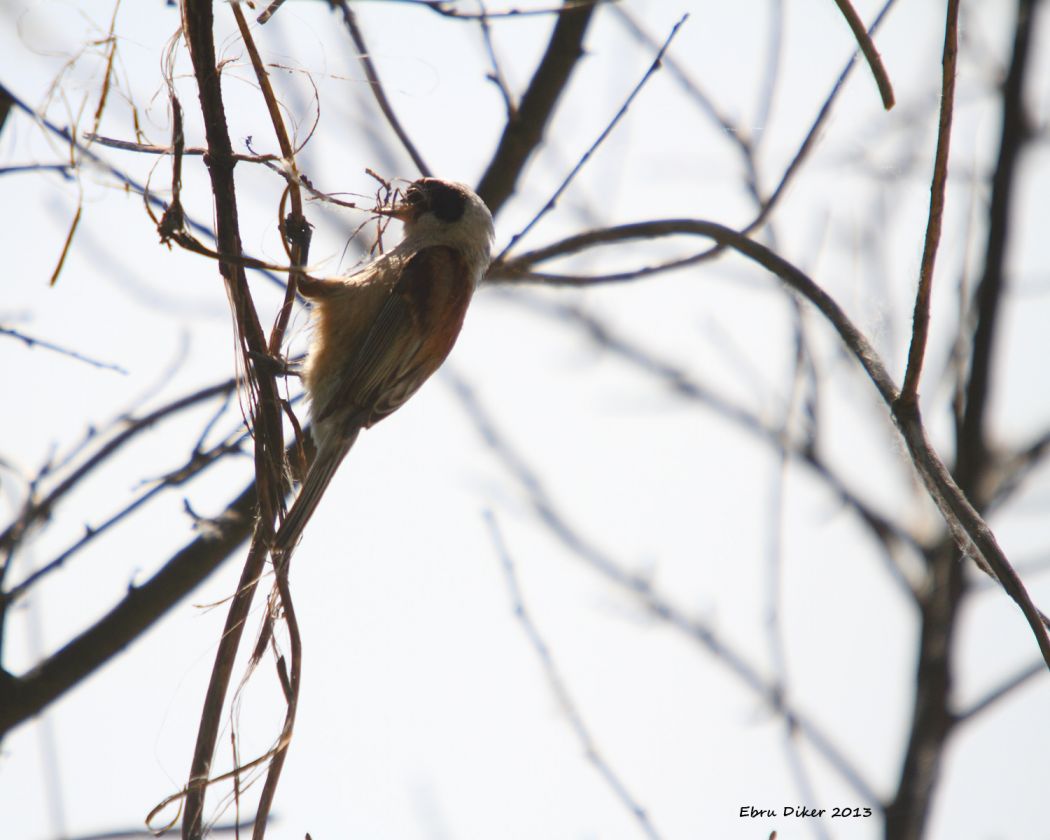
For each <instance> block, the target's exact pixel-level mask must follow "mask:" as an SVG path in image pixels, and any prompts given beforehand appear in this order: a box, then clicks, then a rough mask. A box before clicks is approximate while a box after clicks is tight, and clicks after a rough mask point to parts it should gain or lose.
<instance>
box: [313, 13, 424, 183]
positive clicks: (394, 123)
mask: <svg viewBox="0 0 1050 840" xmlns="http://www.w3.org/2000/svg"><path fill="white" fill-rule="evenodd" d="M330 2H331V3H333V5H335V6H338V7H339V10H340V11H341V12H342V13H343V23H345V24H346V28H347V29H348V30H349V32H350V38H351V39H352V40H353V42H354V46H355V47H356V48H357V58H358V60H359V61H360V62H361V67H362V68H363V69H364V71H365V78H367V79H368V84H369V86H370V87H371V88H372V95H373V96H374V97H375V98H376V104H377V105H379V110H380V111H382V112H383V116H384V117H386V121H387V123H389V125H390V128H391V129H393V131H394V134H396V135H397V139H398V140H400V141H401V145H402V146H404V147H405V151H406V152H408V156H409V157H410V158H412V162H413V163H414V164H415V165H416V169H418V170H419V174H420V175H424V176H429V175H431V174H433V173H431V171H430V167H429V166H427V164H426V161H425V160H423V156H422V155H421V154H420V153H419V150H418V149H417V148H416V145H415V143H413V142H412V140H411V138H410V137H409V136H408V132H407V131H405V129H404V127H403V126H402V125H401V121H400V120H399V119H398V118H397V114H395V113H394V107H393V106H392V105H391V104H390V100H389V99H387V97H386V91H385V90H383V83H382V82H381V81H380V80H379V72H378V71H377V70H376V67H375V64H373V63H372V56H371V55H370V54H369V52H368V45H367V44H365V36H364V33H363V32H362V31H361V27H360V26H358V24H357V15H355V14H354V12H353V10H352V9H351V8H350V4H349V3H348V2H347V0H330Z"/></svg>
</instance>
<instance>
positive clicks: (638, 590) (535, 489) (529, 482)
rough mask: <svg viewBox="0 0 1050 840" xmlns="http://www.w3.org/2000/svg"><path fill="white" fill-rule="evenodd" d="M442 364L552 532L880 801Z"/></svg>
mask: <svg viewBox="0 0 1050 840" xmlns="http://www.w3.org/2000/svg"><path fill="white" fill-rule="evenodd" d="M444 370H445V371H446V372H447V375H446V377H445V378H446V380H450V381H451V383H452V386H453V388H454V390H455V393H456V396H457V397H458V398H459V400H460V402H461V404H462V405H463V407H464V410H465V411H466V412H467V414H468V416H469V417H470V418H471V420H472V422H473V423H474V426H475V428H476V429H477V431H478V434H479V435H481V437H482V439H483V440H484V441H485V443H486V444H487V445H488V446H489V447H490V448H491V449H492V451H493V452H494V453H495V454H496V456H497V457H498V458H499V459H500V461H501V462H502V463H503V465H504V466H505V468H506V469H507V470H508V471H509V472H510V473H511V474H512V475H513V477H514V478H515V480H516V481H517V482H518V483H519V484H520V485H521V486H522V488H523V489H524V490H525V492H526V493H527V494H528V498H529V502H530V503H531V505H532V507H533V510H534V511H535V514H536V516H537V517H538V518H539V520H540V521H541V522H542V523H543V524H544V526H545V527H546V528H547V529H548V530H549V531H550V532H551V534H552V535H554V536H555V537H556V538H557V539H558V541H559V542H561V543H562V545H564V546H565V547H566V548H567V549H568V550H569V551H570V552H572V554H574V555H575V556H576V557H578V558H580V559H581V560H582V561H584V562H585V563H586V564H587V565H588V566H590V567H591V568H593V569H595V570H597V571H598V572H599V573H600V574H601V575H602V576H603V577H605V578H606V579H608V580H610V581H612V582H613V583H615V584H617V585H618V586H620V587H622V588H624V589H625V590H626V591H628V592H630V593H631V594H632V595H633V596H634V597H636V598H638V599H639V601H640V602H641V603H642V604H643V605H644V606H645V607H646V609H647V610H648V611H649V612H651V613H652V614H653V615H654V616H656V617H657V618H659V619H660V620H661V621H664V622H667V624H668V625H669V626H671V627H674V628H675V629H676V630H678V631H680V632H682V633H683V634H685V636H687V637H688V638H689V639H691V640H692V641H693V642H696V643H697V644H699V645H700V646H701V647H703V648H704V649H705V650H706V651H708V653H710V654H711V656H713V657H714V658H715V660H716V661H718V662H719V663H721V664H722V665H723V666H724V667H726V668H727V669H728V670H729V672H730V673H731V674H733V676H734V677H736V678H737V679H738V680H740V681H741V682H742V683H743V684H744V685H745V686H747V687H748V688H749V689H750V690H751V691H752V692H753V693H754V694H755V696H756V697H758V698H760V699H761V700H762V701H763V702H765V703H767V704H768V705H769V706H770V708H771V709H773V711H774V712H776V713H777V714H779V715H782V716H783V717H784V719H785V720H786V721H787V722H788V723H789V724H790V725H791V726H793V727H797V728H798V729H799V731H801V732H802V734H803V735H804V736H805V738H806V740H807V741H808V742H809V744H810V745H811V746H812V747H813V748H814V750H815V751H816V752H817V753H819V754H820V755H821V757H822V758H823V759H824V760H825V761H826V762H827V763H828V764H829V765H830V766H831V767H833V768H834V769H835V771H836V772H837V773H838V774H839V775H840V776H841V777H842V779H843V781H845V783H846V784H847V785H849V786H850V787H851V788H852V789H853V791H854V793H855V794H856V795H857V796H859V797H861V798H862V799H863V800H864V801H865V802H869V803H871V804H872V805H876V806H877V805H878V804H879V801H880V798H879V796H878V794H876V793H875V790H874V788H873V786H872V785H871V784H869V783H868V782H867V781H866V780H865V779H864V777H863V775H862V774H861V773H860V771H859V769H857V768H856V767H855V766H854V765H853V764H852V763H851V762H850V760H849V759H848V758H846V756H845V755H844V754H843V753H842V751H841V750H839V749H838V747H836V746H835V744H834V742H833V741H832V740H831V738H830V737H829V736H828V735H827V734H826V733H824V732H823V731H821V729H820V728H819V726H818V725H817V724H816V723H815V722H814V721H812V720H810V719H809V718H807V717H806V716H805V715H804V714H803V713H802V712H800V711H798V710H797V709H794V708H792V707H791V706H789V705H788V704H787V703H786V701H785V699H784V698H783V697H782V696H781V695H780V694H779V693H778V692H777V690H776V686H774V685H772V684H770V683H769V681H768V680H766V679H765V678H764V677H763V676H762V675H761V674H760V672H759V670H758V668H757V667H756V666H755V665H753V664H752V663H751V662H749V661H748V659H747V658H746V657H745V655H744V654H742V653H741V652H740V651H738V650H736V649H735V648H733V646H732V645H731V644H730V643H728V642H726V641H725V640H724V639H722V638H721V637H720V636H719V635H718V633H717V632H716V630H715V629H714V628H713V627H711V626H710V625H709V624H707V623H705V622H703V621H701V620H699V619H696V618H693V617H691V616H687V615H686V614H685V613H683V612H682V611H681V610H679V609H678V608H677V607H675V606H674V605H673V604H671V603H670V602H669V601H667V600H666V599H664V598H662V597H660V595H658V594H657V593H656V592H655V591H654V590H653V587H652V584H651V582H650V581H649V580H648V578H646V577H643V576H641V575H637V574H632V573H631V572H628V571H626V570H625V569H624V568H623V567H622V566H621V565H620V564H618V563H617V562H616V561H615V560H614V559H613V558H612V557H610V556H609V555H607V554H606V553H604V552H602V551H601V549H599V548H597V547H596V546H594V545H593V544H592V543H590V542H589V541H588V540H587V539H586V538H585V537H584V536H583V535H581V534H580V533H579V532H578V531H577V530H576V529H575V528H573V526H572V524H571V523H570V522H568V521H567V520H566V519H565V517H564V516H562V514H561V513H560V512H559V511H558V510H557V508H556V506H555V505H554V503H553V501H552V500H551V498H550V496H549V495H548V494H547V491H546V489H545V488H544V487H543V485H542V483H541V482H540V480H539V477H538V476H537V475H536V474H535V473H534V472H533V471H532V469H531V468H530V467H529V465H528V462H527V461H526V460H525V459H524V458H523V457H522V456H521V455H520V454H519V453H518V452H516V451H515V450H514V449H512V448H511V446H510V444H509V443H508V442H507V441H506V440H505V439H504V437H503V435H502V433H501V432H500V430H499V428H498V427H497V426H496V425H495V423H494V421H493V420H492V417H491V416H490V415H489V413H488V412H487V411H486V410H485V408H484V406H483V405H482V403H481V401H480V400H479V399H478V396H477V394H476V393H475V392H474V390H473V389H472V388H471V387H470V386H469V385H468V384H467V383H466V381H465V380H463V379H462V378H460V377H459V376H458V375H456V374H455V373H454V372H453V371H451V370H450V369H449V366H448V365H447V364H446V365H445V367H444Z"/></svg>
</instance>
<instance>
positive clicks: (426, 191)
mask: <svg viewBox="0 0 1050 840" xmlns="http://www.w3.org/2000/svg"><path fill="white" fill-rule="evenodd" d="M379 212H380V213H381V215H387V216H392V217H393V218H396V219H398V220H400V221H401V222H402V224H403V226H404V235H403V238H402V240H401V242H400V243H399V244H398V245H397V247H395V248H393V249H392V250H390V251H388V252H387V253H386V254H383V255H382V256H380V257H378V258H377V259H375V260H374V261H372V262H371V263H369V264H368V265H366V266H365V267H364V268H362V269H361V270H359V271H357V272H355V273H353V274H351V275H349V276H347V277H339V278H311V277H307V278H302V279H301V280H300V283H299V291H300V292H301V293H302V295H303V296H304V297H306V298H308V299H310V300H311V301H312V302H313V337H312V342H311V344H310V347H309V350H308V351H307V356H306V361H305V363H304V365H303V371H302V378H303V384H304V387H305V390H306V394H307V397H308V398H309V403H310V419H311V424H312V432H311V433H312V435H313V439H314V442H315V444H316V447H317V452H316V455H315V456H314V460H313V463H312V464H311V465H310V469H309V470H308V471H307V474H306V478H305V479H304V480H303V483H302V487H301V488H300V491H299V494H298V496H297V497H296V499H295V502H294V503H293V504H292V507H291V510H289V511H288V515H287V516H286V517H285V518H284V521H283V522H282V523H281V525H280V527H279V528H278V530H277V533H276V534H275V535H274V539H273V543H272V547H271V553H272V556H273V557H274V559H275V561H277V560H280V559H283V558H287V556H288V555H289V554H290V552H291V551H292V550H293V549H294V548H295V545H296V544H297V543H298V541H299V538H300V536H301V535H302V532H303V529H304V528H305V527H306V524H307V522H308V521H309V519H310V517H311V516H312V515H313V512H314V510H315V509H316V508H317V505H318V503H319V502H320V500H321V497H322V495H323V494H324V491H325V489H326V488H327V487H328V484H329V482H330V481H331V480H332V477H333V476H334V475H335V472H336V470H337V469H338V468H339V465H340V464H341V463H342V462H343V459H344V458H345V457H346V455H347V453H348V452H349V451H350V448H351V447H352V446H353V445H354V442H355V441H356V440H357V437H358V434H359V433H360V432H361V430H362V429H367V428H369V427H370V426H373V425H375V424H376V423H378V422H379V421H380V420H382V419H383V418H384V417H387V416H388V415H390V414H392V413H393V412H394V411H396V410H397V409H398V408H400V407H401V406H402V405H404V403H405V401H406V400H408V398H409V397H411V396H412V395H413V394H415V392H416V391H418V390H419V388H420V386H421V385H422V384H423V383H424V382H425V381H426V380H427V379H428V378H429V377H430V376H431V375H432V374H433V373H434V372H435V371H436V370H437V369H438V368H439V367H440V366H441V364H442V363H443V362H444V361H445V359H446V358H447V357H448V354H449V353H450V352H451V350H452V347H453V345H454V344H455V343H456V339H457V338H458V336H459V333H460V329H461V328H462V326H463V320H464V317H465V316H466V312H467V307H468V306H469V304H470V301H471V298H472V297H473V294H474V291H475V289H477V287H478V284H479V283H480V282H481V279H482V277H484V275H485V271H486V269H487V268H488V265H489V261H490V259H491V249H492V242H493V239H494V235H495V234H494V230H493V224H492V214H491V213H490V212H489V209H488V207H487V206H486V205H485V202H484V201H483V200H482V199H481V198H480V197H479V196H478V195H477V194H476V193H475V192H474V191H473V190H472V189H471V188H470V187H468V186H467V185H465V184H461V183H458V182H456V181H446V180H443V179H440V178H429V177H428V178H420V179H418V180H416V181H413V182H412V183H411V184H410V185H409V186H408V188H407V189H406V190H405V191H404V195H403V198H402V200H401V201H399V202H396V203H395V204H394V206H393V208H392V209H389V210H382V211H379Z"/></svg>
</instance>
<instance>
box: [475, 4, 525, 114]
mask: <svg viewBox="0 0 1050 840" xmlns="http://www.w3.org/2000/svg"><path fill="white" fill-rule="evenodd" d="M477 4H478V8H479V9H480V14H479V17H478V25H479V26H480V27H481V39H482V40H483V41H484V42H485V51H486V52H487V53H488V56H489V62H491V64H492V72H491V73H489V76H488V78H489V80H490V81H491V82H492V83H493V84H494V85H495V86H496V88H497V89H498V90H499V93H500V96H502V97H503V106H504V108H506V111H507V122H508V123H510V122H511V121H512V120H514V119H516V118H517V115H518V106H517V105H515V104H514V94H512V93H511V92H510V85H508V84H507V79H506V77H505V76H504V75H503V68H502V67H500V63H499V58H497V56H496V47H495V45H494V44H493V42H492V27H491V26H490V25H489V17H488V11H487V9H486V7H485V0H477Z"/></svg>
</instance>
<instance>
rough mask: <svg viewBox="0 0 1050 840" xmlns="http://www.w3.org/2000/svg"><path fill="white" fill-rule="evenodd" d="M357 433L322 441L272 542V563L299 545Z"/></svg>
mask: <svg viewBox="0 0 1050 840" xmlns="http://www.w3.org/2000/svg"><path fill="white" fill-rule="evenodd" d="M359 431H360V430H359V429H354V431H353V432H352V433H351V434H349V435H346V436H343V437H340V438H339V439H337V440H334V441H332V440H326V441H325V442H324V443H322V444H321V446H319V447H318V449H317V455H316V456H315V457H314V462H313V464H311V465H310V470H309V472H307V474H306V480H305V481H304V482H303V486H302V488H301V489H300V490H299V495H298V496H296V498H295V502H294V503H293V504H292V509H291V510H290V511H288V515H287V516H286V517H285V518H284V522H282V523H281V527H280V528H278V529H277V534H276V535H275V536H274V538H273V549H272V553H273V557H274V560H275V561H279V560H280V558H283V557H286V556H287V555H288V554H289V553H290V552H291V550H292V549H293V548H295V544H296V543H297V542H299V537H300V536H302V533H303V529H304V528H305V527H306V523H307V522H309V521H310V517H311V516H313V513H314V510H315V509H316V508H317V505H318V503H319V502H320V501H321V497H322V496H323V495H324V491H325V490H326V489H327V488H328V484H329V482H331V480H332V476H333V475H335V471H336V470H337V469H339V465H340V464H341V463H342V462H343V458H345V457H346V453H347V452H349V451H350V447H351V446H353V445H354V441H356V440H357V435H358V432H359Z"/></svg>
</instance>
